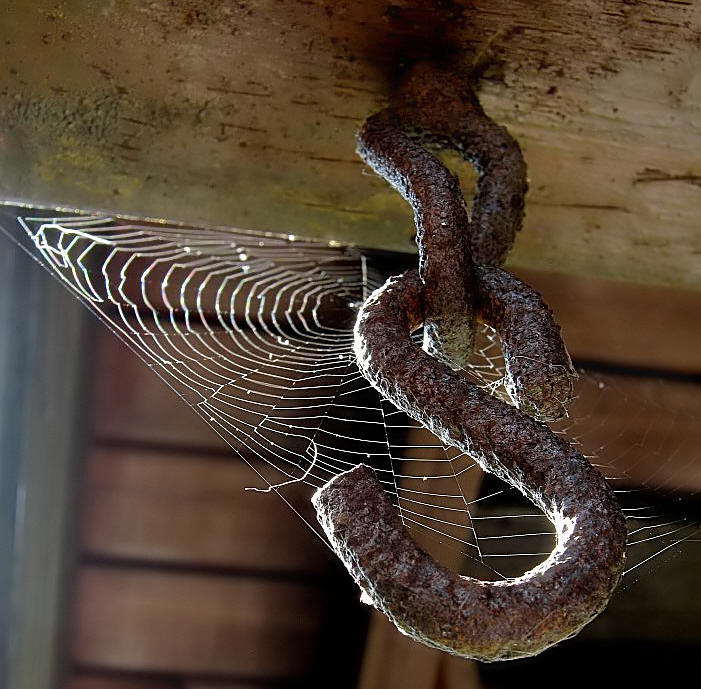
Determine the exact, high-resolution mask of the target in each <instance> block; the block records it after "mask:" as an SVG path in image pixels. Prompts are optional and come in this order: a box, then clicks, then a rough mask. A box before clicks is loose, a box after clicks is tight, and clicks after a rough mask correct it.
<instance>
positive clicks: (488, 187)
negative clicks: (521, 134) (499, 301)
mask: <svg viewBox="0 0 701 689" xmlns="http://www.w3.org/2000/svg"><path fill="white" fill-rule="evenodd" d="M392 109H393V111H394V113H395V116H396V117H397V119H398V121H399V122H400V123H401V126H402V127H403V128H404V129H405V130H406V131H408V132H410V133H411V134H412V136H413V137H415V138H417V139H418V140H419V141H422V142H424V143H426V144H432V145H435V146H438V147H440V148H451V149H453V150H455V151H457V152H458V153H459V154H460V155H461V156H462V157H463V158H464V159H465V160H466V161H467V162H469V163H470V164H471V165H472V166H473V167H474V168H475V169H476V170H477V172H478V173H479V179H478V182H477V194H476V196H475V199H474V201H473V205H472V209H471V213H470V215H471V225H472V227H471V229H470V250H471V252H472V258H473V260H474V261H475V263H477V264H481V265H495V266H498V265H501V264H502V263H503V262H504V260H505V259H506V254H507V253H508V252H509V250H510V249H511V246H512V245H513V243H514V239H515V237H516V233H517V232H518V231H519V230H520V229H521V226H522V224H523V214H524V197H525V194H526V191H527V190H528V182H527V178H526V163H525V161H524V160H523V155H522V153H521V148H520V146H519V145H518V142H517V141H516V140H515V139H514V138H513V137H512V136H511V134H509V132H508V130H507V129H506V127H502V126H501V125H498V124H496V123H495V122H494V121H493V120H491V119H490V118H489V117H488V116H487V115H486V114H485V112H484V110H483V109H482V106H481V105H480V103H479V101H478V100H477V97H476V96H475V94H474V92H473V90H472V86H471V84H470V82H469V80H468V79H466V77H465V74H464V73H461V72H460V70H458V69H456V68H455V67H451V66H441V65H439V64H437V63H435V62H431V61H425V62H418V63H417V64H415V65H414V66H413V67H412V68H411V69H410V70H409V71H408V72H407V74H406V75H405V76H404V78H403V79H402V82H401V84H400V86H399V88H398V90H397V91H396V92H395V93H394V94H393V98H392Z"/></svg>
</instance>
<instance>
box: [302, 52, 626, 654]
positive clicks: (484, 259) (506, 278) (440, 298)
mask: <svg viewBox="0 0 701 689" xmlns="http://www.w3.org/2000/svg"><path fill="white" fill-rule="evenodd" d="M357 141H358V152H359V154H360V155H361V157H363V159H364V160H365V161H366V162H367V163H368V164H369V165H370V166H371V167H372V168H373V169H374V170H375V171H376V172H378V173H379V174H380V175H381V176H383V177H384V178H385V179H386V180H387V181H388V182H390V184H392V185H393V186H394V187H395V188H396V189H397V190H398V191H399V192H400V193H401V194H402V195H403V196H404V198H405V199H406V200H407V201H408V202H409V203H410V204H411V206H412V207H413V209H414V213H415V221H416V227H417V243H418V245H419V270H418V271H416V270H410V271H407V272H406V273H404V274H403V275H400V276H395V277H393V278H390V280H388V281H387V283H386V284H385V285H383V286H382V287H381V288H379V289H378V290H376V291H375V292H374V293H373V294H372V295H371V296H370V297H369V298H368V299H367V301H366V302H365V303H364V304H363V306H362V308H361V309H360V312H359V314H358V319H357V323H356V328H355V351H356V357H357V360H358V366H359V368H360V371H361V372H362V374H363V375H364V376H365V377H366V378H367V379H368V380H369V381H370V383H371V384H372V385H373V386H374V387H375V388H376V389H377V390H379V391H380V393H381V394H382V395H383V396H384V397H385V398H387V399H388V400H390V401H392V402H393V403H394V404H395V405H396V406H397V407H398V408H399V409H402V410H403V411H405V412H406V413H407V414H409V415H410V416H411V417H412V418H414V419H416V420H417V421H419V422H420V423H422V424H423V425H424V426H426V427H427V428H429V429H430V430H431V431H433V433H435V434H436V435H437V436H438V437H439V438H440V439H441V440H442V441H444V442H446V443H448V444H450V445H454V446H455V447H457V448H459V449H460V450H462V451H464V452H466V453H467V454H468V455H470V456H471V457H472V458H474V459H475V461H477V462H478V463H479V464H480V466H481V467H482V468H483V469H484V470H486V471H488V472H490V473H493V474H495V475H497V476H498V477H500V478H502V479H503V480H505V481H507V482H508V483H510V484H511V485H512V486H514V487H516V488H517V489H518V490H520V491H521V492H522V493H523V494H524V495H525V496H526V497H528V498H529V499H530V500H531V501H532V502H533V503H534V504H536V505H537V506H538V507H539V508H540V509H541V510H542V511H543V512H544V513H545V514H546V516H547V517H548V518H549V519H550V520H551V521H552V522H553V524H554V526H555V530H556V535H557V544H556V546H555V548H554V550H553V552H552V553H551V555H550V556H549V557H548V559H547V560H546V561H545V562H544V563H542V564H541V565H539V566H538V567H535V568H534V569H532V570H530V571H529V572H526V573H525V574H524V575H523V576H521V577H519V578H518V579H513V580H506V581H497V582H489V581H481V580H477V579H472V578H468V577H459V576H457V575H455V574H454V573H452V572H450V571H449V570H447V569H445V568H444V567H442V566H441V565H440V564H438V563H437V562H436V561H435V560H433V559H432V558H431V557H430V556H429V555H428V554H426V553H425V552H423V551H422V550H421V549H420V548H419V547H418V546H417V545H416V543H415V542H414V541H413V540H412V538H411V536H410V535H409V533H408V531H407V530H406V528H405V527H404V525H403V523H402V521H401V519H400V517H399V515H398V514H397V512H396V510H395V509H394V507H393V506H392V504H391V501H390V500H389V498H388V496H387V495H386V494H385V493H384V491H383V490H382V488H381V486H380V484H379V482H378V481H377V478H376V476H375V474H374V472H373V471H372V470H371V469H370V468H369V467H367V466H364V465H360V466H358V467H356V468H355V469H352V470H351V471H348V472H345V473H343V474H340V475H339V476H337V477H336V478H334V479H333V480H331V481H330V482H329V483H328V484H327V485H326V486H324V487H323V488H321V489H320V490H319V491H318V492H317V494H316V495H315V496H314V498H313V501H314V504H315V507H316V510H317V516H318V518H319V521H320V523H321V524H322V526H323V528H324V530H325V532H326V534H327V536H328V537H329V540H330V542H331V544H332V546H333V547H334V550H335V551H336V553H337V554H338V555H339V556H340V557H341V559H342V560H343V562H344V563H345V565H346V567H347V568H348V570H349V571H350V573H351V574H352V575H353V577H354V578H355V580H356V581H357V582H358V584H359V585H360V587H361V588H362V589H363V591H364V592H365V594H366V595H367V596H368V597H369V599H370V600H371V601H372V602H373V604H374V605H375V607H377V608H378V609H379V610H382V611H383V612H384V613H385V614H386V615H387V616H388V617H389V618H390V619H391V620H392V621H393V622H394V623H395V624H396V626H397V627H398V628H399V629H400V630H402V631H403V632H404V633H406V634H408V635H409V636H411V637H413V638H415V639H417V640H419V641H422V642H423V643H426V644H428V645H430V646H435V647H437V648H441V649H443V650H446V651H449V652H451V653H455V654H457V655H462V656H465V657H470V658H479V659H482V660H500V659H508V658H516V657H521V656H524V655H532V654H535V653H538V652H540V651H541V650H543V649H544V648H547V647H548V646H551V645H552V644H554V643H557V642H558V641H560V640H562V639H564V638H567V637H568V636H571V635H572V634H575V633H576V632H577V631H579V629H581V627H582V626H584V625H585V624H586V623H587V622H588V621H590V620H591V619H592V618H593V617H594V616H595V615H596V614H598V613H599V612H600V611H601V610H602V609H603V608H604V607H605V605H606V603H607V602H608V600H609V598H610V595H611V593H612V592H613V590H614V588H615V586H616V585H617V583H618V581H619V579H620V576H621V573H622V569H623V561H624V557H625V541H626V529H625V522H624V518H623V515H622V513H621V510H620V507H619V506H618V503H617V501H616V499H615V496H614V495H613V491H612V490H611V488H610V487H609V486H608V484H607V483H606V481H605V480H604V478H603V477H602V476H601V474H599V472H598V471H597V470H596V469H595V468H593V467H592V466H591V465H590V464H589V462H587V461H586V459H585V458H584V457H583V456H582V455H581V454H580V453H579V452H577V451H576V450H575V449H574V448H573V447H572V446H571V445H570V444H569V443H568V442H567V441H566V440H564V439H562V438H560V437H558V436H556V435H555V434H553V433H552V431H551V430H550V429H549V428H548V427H547V426H546V425H544V424H543V423H541V422H540V421H542V420H554V419H556V418H559V417H561V416H562V415H563V414H565V413H566V407H567V404H568V402H569V401H570V398H571V395H572V384H573V380H574V378H575V372H574V369H573V367H572V364H571V361H570V358H569V355H568V353H567V350H566V348H565V345H564V343H563V342H562V339H561V337H560V329H559V326H558V325H557V324H556V322H555V320H554V318H553V315H552V313H551V312H550V310H549V309H548V307H547V306H546V305H545V304H544V302H543V301H542V299H541V297H540V295H539V294H538V293H537V292H536V291H535V290H533V289H532V288H530V287H529V286H528V285H526V284H524V283H523V282H521V281H520V280H518V279H517V278H515V277H514V276H513V275H511V274H510V273H508V272H507V271H505V270H503V269H502V268H500V267H499V266H500V265H501V263H502V262H503V261H504V259H505V257H506V254H507V252H508V251H509V249H510V248H511V246H512V244H513V241H514V238H515V236H516V233H517V231H518V230H519V229H520V227H521V224H522V220H523V208H524V195H525V192H526V188H527V184H526V167H525V163H524V161H523V158H522V155H521V150H520V148H519V146H518V144H517V143H516V141H515V140H514V139H513V138H512V137H511V136H510V135H509V133H508V132H507V131H506V129H504V128H503V127H500V126H498V125H496V124H495V123H494V122H492V121H491V120H490V119H489V118H488V117H487V116H486V115H485V113H484V111H483V110H482V108H481V106H480V104H479V102H478V101H477V98H476V97H475V95H474V93H473V92H472V89H471V87H470V86H469V84H466V82H465V79H464V77H462V76H461V75H460V74H458V73H457V72H455V71H453V70H452V69H450V68H442V67H440V66H438V65H436V64H434V63H421V64H418V65H416V66H415V67H414V68H413V69H412V70H411V71H410V72H409V73H408V74H407V76H406V77H405V79H404V81H403V82H402V85H401V86H400V88H399V89H398V91H397V93H396V95H395V97H394V99H393V102H392V105H391V106H390V107H389V108H387V109H385V110H383V111H381V112H379V113H377V114H376V115H373V116H372V117H370V118H368V120H367V121H366V123H365V124H364V126H363V127H362V128H361V129H360V131H359V132H358V137H357ZM427 147H438V148H452V149H454V150H456V151H458V152H459V153H460V154H461V155H462V156H463V157H464V158H465V159H466V160H468V161H469V162H470V163H471V164H473V165H474V166H475V168H476V169H477V171H478V172H479V174H480V177H479V182H478V191H477V195H476V198H475V201H474V204H473V206H472V209H471V217H470V215H469V214H468V212H467V210H466V208H465V202H464V199H463V196H462V193H461V191H460V185H459V182H458V180H457V178H456V177H455V176H454V175H452V174H451V173H450V172H449V171H448V170H447V169H446V168H445V166H443V164H442V163H441V162H440V161H439V160H438V159H437V158H435V157H434V156H433V155H432V154H431V153H430V152H429V151H428V150H427ZM475 319H479V320H482V321H483V322H486V323H487V324H489V325H491V326H493V327H494V328H495V329H496V330H497V332H498V333H499V336H500V338H501V341H502V347H503V352H504V359H505V365H506V380H505V386H506V388H507V391H508V393H509V395H510V396H511V398H512V400H513V402H514V404H515V405H516V407H518V408H514V407H512V406H510V405H508V404H506V403H504V402H501V401H500V400H498V399H496V398H494V397H492V396H490V395H489V394H488V393H487V392H485V391H484V390H483V389H481V388H479V387H478V386H477V385H475V384H473V383H471V382H469V381H468V380H467V379H466V378H465V377H464V376H463V375H462V374H461V373H460V372H459V370H458V369H460V368H464V367H465V366H466V365H467V361H468V358H469V355H470V351H471V347H472V341H473V330H474V322H475ZM422 326H423V328H424V350H425V351H422V350H421V349H420V348H419V347H417V346H416V345H415V344H414V343H413V341H412V340H411V337H410V336H411V333H412V332H413V331H414V330H416V329H418V328H420V327H422Z"/></svg>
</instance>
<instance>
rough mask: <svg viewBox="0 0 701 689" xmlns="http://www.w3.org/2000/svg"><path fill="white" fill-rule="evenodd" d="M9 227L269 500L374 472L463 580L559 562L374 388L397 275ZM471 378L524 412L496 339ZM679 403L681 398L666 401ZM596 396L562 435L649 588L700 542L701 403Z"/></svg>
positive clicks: (123, 229) (284, 246)
mask: <svg viewBox="0 0 701 689" xmlns="http://www.w3.org/2000/svg"><path fill="white" fill-rule="evenodd" d="M1 222H2V227H1V228H0V229H2V230H3V231H4V233H5V234H7V235H9V236H10V237H11V238H12V239H13V240H14V241H15V242H16V243H18V244H19V245H20V246H22V247H23V248H25V250H27V251H29V252H31V253H32V254H33V255H34V256H35V257H36V258H38V260H39V261H40V262H41V263H42V264H43V265H44V267H46V268H47V269H48V270H49V271H50V272H51V273H52V274H53V275H54V276H55V277H56V278H58V279H59V280H60V281H61V282H62V283H63V284H64V285H65V286H66V287H68V289H69V290H70V291H71V292H73V294H74V295H75V296H76V297H77V298H79V299H80V300H81V301H82V302H83V303H84V304H85V305H86V306H88V308H90V309H91V310H92V311H93V312H94V313H95V314H96V315H97V316H98V317H99V318H100V319H101V320H102V321H103V322H105V323H106V324H107V325H108V327H110V328H111V329H112V330H113V332H114V333H115V334H116V335H117V336H118V337H120V338H121V339H122V340H123V341H124V342H125V343H126V344H127V345H128V346H129V347H130V348H131V349H132V350H133V351H134V352H135V353H136V354H137V355H138V356H139V357H140V358H141V359H142V360H143V361H144V362H145V363H146V364H147V365H148V366H149V367H150V368H152V369H153V371H154V372H155V373H156V374H157V375H159V376H160V377H161V378H162V379H163V380H164V381H165V382H166V383H167V384H168V385H169V386H170V387H172V388H173V390H174V391H175V392H176V393H177V394H178V395H179V396H180V397H181V398H182V399H183V400H184V401H185V402H186V403H187V404H188V405H189V406H190V407H192V408H193V409H194V410H195V411H196V412H197V413H198V414H199V415H200V416H201V417H203V418H204V419H205V420H206V421H207V422H208V423H209V424H210V426H211V427H212V428H213V429H214V430H215V431H216V432H217V433H218V434H219V435H220V436H221V437H222V438H223V439H224V440H225V441H226V442H227V443H228V444H229V445H230V447H231V448H232V452H233V453H234V454H235V455H238V456H239V457H240V458H241V459H243V460H244V461H246V462H247V463H248V464H249V465H250V466H251V467H252V468H253V470H254V471H255V472H256V474H257V475H258V476H259V477H260V479H261V481H262V484H261V485H259V486H256V487H255V489H257V490H275V491H277V492H278V493H280V494H281V495H282V496H283V498H284V497H285V487H286V486H288V485H290V484H292V483H299V482H302V483H304V484H305V485H307V486H308V487H309V495H310V496H311V494H312V493H313V491H314V489H316V488H318V487H320V486H322V485H323V484H324V483H326V482H327V481H328V480H329V479H331V478H332V477H333V476H335V475H336V474H338V473H339V472H341V471H345V470H347V469H350V468H352V467H353V466H355V465H356V464H358V463H360V462H364V463H367V464H370V465H371V466H373V467H374V468H375V469H376V470H377V472H378V475H379V477H380V479H381V482H382V484H383V486H384V488H385V489H386V490H387V491H388V492H389V494H390V495H391V496H392V498H393V500H394V502H395V504H396V505H397V508H398V510H399V512H400V514H401V516H402V519H403V521H404V523H405V524H406V526H407V527H409V528H410V529H411V530H412V532H413V534H414V536H415V537H417V539H418V540H419V541H420V542H421V543H422V545H424V547H426V548H427V549H429V550H431V549H432V548H436V547H438V546H440V547H441V548H448V549H449V550H450V551H453V552H454V553H457V554H458V555H459V559H460V561H461V562H462V564H461V565H460V567H461V571H462V572H463V573H466V574H472V575H474V576H481V577H491V578H504V577H509V576H515V575H518V574H520V573H522V572H523V571H525V570H526V569H528V568H530V567H532V566H534V565H535V564H536V563H537V562H539V561H542V560H543V559H545V557H546V556H547V554H548V553H549V550H550V548H551V547H552V543H553V534H552V528H551V525H550V523H549V522H548V521H547V520H546V519H545V518H544V517H543V516H542V515H541V514H540V513H538V512H537V510H536V509H535V508H534V507H533V505H531V504H530V503H529V502H528V501H526V500H525V499H524V498H522V497H521V496H520V495H519V494H518V493H517V492H516V491H515V490H513V489H511V488H509V487H506V486H504V485H503V484H501V483H499V482H498V481H496V480H494V479H492V478H491V477H483V476H482V472H481V470H480V469H479V468H478V467H477V466H476V464H475V462H474V461H473V460H472V459H471V458H470V457H469V456H468V455H467V454H465V453H462V452H460V451H458V450H457V449H455V448H452V447H446V446H445V445H443V444H442V443H441V442H440V441H438V440H437V439H436V438H435V436H433V435H432V434H431V433H430V432H429V431H427V430H426V429H423V428H421V427H420V426H419V425H418V424H417V423H416V422H414V421H413V420H412V419H410V418H409V417H407V416H406V415H405V414H404V413H403V412H400V411H398V410H397V409H396V408H394V407H393V406H392V405H391V403H389V402H387V401H385V400H383V399H381V398H380V396H379V395H378V393H377V392H376V391H375V390H374V389H372V388H371V387H370V386H369V384H368V383H367V382H366V381H365V379H364V378H363V377H362V376H361V375H360V373H359V372H358V369H357V367H356V365H355V361H354V357H353V353H352V341H353V333H352V329H353V322H354V319H355V313H356V311H357V308H358V306H359V305H360V304H361V303H362V301H363V300H364V298H365V297H367V295H368V294H369V293H370V292H371V291H372V290H374V289H375V288H376V287H378V286H379V285H380V284H382V282H383V281H384V278H385V277H386V275H385V274H384V271H383V270H382V266H381V262H377V261H373V260H371V259H370V258H368V257H367V256H364V255H363V253H362V252H360V251H358V250H354V249H350V248H346V247H340V246H334V245H332V244H323V243H319V242H312V241H307V240H302V239H299V238H297V237H294V236H292V235H288V236H285V235H279V234H273V233H254V232H247V231H240V230H228V229H227V230H218V229H202V228H187V227H179V226H170V225H167V224H161V223H142V222H132V221H128V220H124V219H120V218H113V217H103V216H97V215H82V214H75V213H73V214H69V213H58V212H56V211H38V210H36V209H32V210H31V211H29V210H27V209H15V208H13V207H7V208H6V209H5V211H4V215H3V216H2V218H1ZM416 337H417V342H419V341H420V333H419V334H417V335H416ZM465 374H466V375H467V376H469V377H470V378H471V379H473V380H474V381H475V382H476V383H478V384H479V385H482V386H484V387H486V388H488V389H489V390H490V391H491V392H492V393H493V394H497V395H499V396H501V397H502V398H503V399H505V400H507V401H508V398H507V396H506V393H505V392H504V389H503V387H502V385H501V383H502V377H503V361H502V358H501V355H500V345H499V341H498V337H497V336H496V334H495V333H494V331H493V330H491V329H490V328H488V327H487V326H482V329H481V332H480V333H479V337H478V344H477V347H476V351H475V355H474V357H473V359H472V363H471V366H470V368H469V369H468V370H466V371H465ZM670 386H671V388H670ZM670 389H671V390H672V398H670V397H669V394H668V393H665V394H662V392H661V391H662V390H665V391H669V390H670ZM578 394H579V398H578V399H577V401H576V402H575V403H574V405H573V408H572V410H571V412H570V416H569V418H567V419H565V420H564V421H563V422H560V423H559V424H557V425H556V426H555V430H556V432H558V433H562V434H565V435H566V436H567V437H568V438H569V439H570V440H571V441H572V442H575V443H577V444H578V445H579V446H580V447H581V449H582V450H583V452H584V453H585V454H586V455H587V456H588V457H589V458H590V460H591V461H592V462H593V463H594V464H595V465H596V466H598V467H599V469H600V470H601V471H602V473H603V474H604V475H605V476H606V478H607V479H608V480H609V482H610V483H611V484H612V486H613V487H614V489H615V490H616V493H617V495H618V497H619V499H620V501H621V505H622V507H623V511H624V513H625V514H626V517H627V526H628V532H629V539H628V558H627V565H626V570H627V571H626V574H627V575H630V573H632V572H636V573H640V572H641V571H643V569H644V568H641V565H646V564H647V563H649V562H651V561H652V560H654V559H655V558H656V557H657V556H659V555H662V554H663V553H671V552H676V551H677V550H678V548H677V546H679V544H681V543H682V542H693V541H696V540H698V533H699V532H698V524H697V523H696V522H695V521H694V520H692V519H690V518H689V517H688V516H687V515H685V514H684V510H685V506H686V505H687V504H689V502H688V501H689V499H691V498H693V495H690V493H689V491H688V490H685V486H684V484H683V483H682V481H681V480H680V478H679V475H680V471H681V473H682V475H683V476H684V477H685V480H688V477H689V476H691V477H692V479H694V478H696V480H695V481H694V480H692V482H691V483H692V484H694V485H698V483H699V481H698V479H699V478H701V462H699V458H698V451H697V449H696V447H694V446H693V445H694V443H693V442H692V441H691V440H688V437H689V434H688V432H687V433H682V432H681V431H683V430H684V429H689V428H692V427H694V426H695V425H698V423H697V422H698V420H699V418H700V417H701V389H699V386H697V385H694V384H691V383H670V382H666V383H665V384H664V388H663V387H662V385H661V384H660V382H659V381H658V380H656V379H644V378H635V379H630V380H629V379H622V378H621V377H620V376H606V375H600V374H597V373H596V372H594V371H587V372H584V371H582V372H581V378H580V381H579V387H578ZM665 395H666V396H665ZM639 419H644V420H645V421H644V423H640V422H639ZM685 438H686V440H685ZM680 467H681V469H680ZM680 501H681V502H680ZM680 505H681V507H680ZM311 526H312V527H313V528H314V525H311ZM315 530H316V531H317V533H320V531H319V529H318V528H315Z"/></svg>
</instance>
